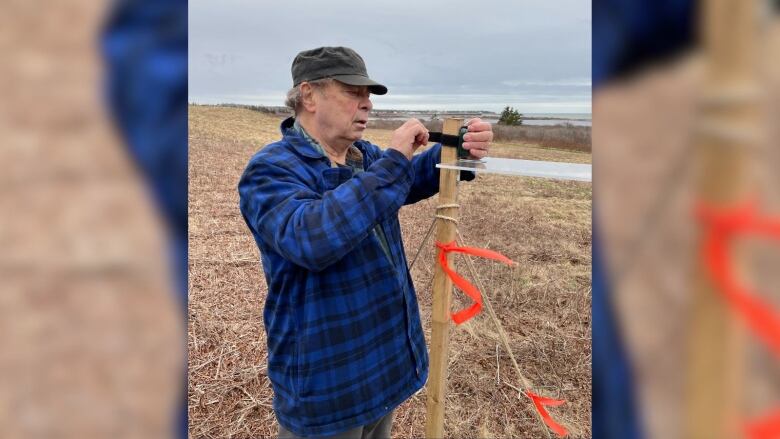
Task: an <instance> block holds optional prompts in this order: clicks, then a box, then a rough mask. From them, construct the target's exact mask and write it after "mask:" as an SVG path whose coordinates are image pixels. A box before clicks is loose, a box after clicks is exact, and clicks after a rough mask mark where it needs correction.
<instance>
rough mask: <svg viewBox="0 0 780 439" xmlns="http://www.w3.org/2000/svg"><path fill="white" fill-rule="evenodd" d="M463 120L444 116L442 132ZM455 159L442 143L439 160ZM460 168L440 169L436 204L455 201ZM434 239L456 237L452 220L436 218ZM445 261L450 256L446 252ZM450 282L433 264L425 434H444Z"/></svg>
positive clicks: (448, 212) (450, 212) (451, 211)
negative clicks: (458, 169) (457, 169)
mask: <svg viewBox="0 0 780 439" xmlns="http://www.w3.org/2000/svg"><path fill="white" fill-rule="evenodd" d="M462 125H463V119H445V120H444V127H443V129H442V132H443V133H444V134H453V135H458V130H459V129H460V127H461V126H462ZM457 159H458V151H457V148H455V147H450V146H443V147H442V149H441V162H442V163H454V162H455V161H457ZM459 173H460V171H456V170H452V169H441V175H440V178H439V204H440V205H444V204H454V203H457V201H458V188H457V183H458V174H459ZM437 214H439V215H443V216H447V217H450V218H455V219H457V214H458V209H457V208H454V207H448V208H443V209H438V210H437ZM436 240H437V241H438V242H442V243H447V242H452V241H453V240H455V223H454V222H452V221H448V220H443V219H439V220H438V224H437V227H436ZM447 258H448V259H447V260H448V262H449V261H450V258H451V256H450V255H447ZM451 297H452V281H451V280H450V278H449V277H447V275H446V274H445V273H444V271H443V270H442V268H441V266H440V265H439V264H438V263H437V264H436V271H435V272H434V274H433V316H432V318H431V327H432V330H431V354H430V375H429V376H428V389H427V395H428V401H427V404H426V419H425V437H426V438H429V439H430V438H443V437H444V400H445V397H446V388H447V354H448V351H449V326H450V299H451Z"/></svg>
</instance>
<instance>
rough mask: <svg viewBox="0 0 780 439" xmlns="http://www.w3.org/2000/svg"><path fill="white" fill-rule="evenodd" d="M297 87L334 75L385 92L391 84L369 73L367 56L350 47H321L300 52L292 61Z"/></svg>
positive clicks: (375, 92) (345, 80)
mask: <svg viewBox="0 0 780 439" xmlns="http://www.w3.org/2000/svg"><path fill="white" fill-rule="evenodd" d="M292 77H293V87H295V86H297V85H298V84H300V83H301V82H303V81H314V80H317V79H323V78H333V79H335V80H337V81H339V82H343V83H344V84H349V85H365V86H368V91H369V92H371V93H373V94H376V95H383V94H385V93H387V87H385V86H384V85H382V84H380V83H378V82H375V81H374V80H372V79H371V78H369V77H368V72H367V71H366V63H365V62H364V61H363V58H361V57H360V55H358V54H357V52H355V51H354V50H352V49H350V48H349V47H318V48H316V49H311V50H304V51H303V52H301V53H299V54H298V55H297V56H296V57H295V59H294V60H293V63H292Z"/></svg>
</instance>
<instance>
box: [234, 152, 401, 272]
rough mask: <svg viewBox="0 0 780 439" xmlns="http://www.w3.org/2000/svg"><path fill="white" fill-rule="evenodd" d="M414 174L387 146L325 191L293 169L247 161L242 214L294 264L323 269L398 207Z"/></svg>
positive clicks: (241, 193) (342, 255) (241, 197)
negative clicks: (313, 186) (363, 167)
mask: <svg viewBox="0 0 780 439" xmlns="http://www.w3.org/2000/svg"><path fill="white" fill-rule="evenodd" d="M413 180H414V170H413V168H412V165H411V163H410V162H409V160H407V159H406V157H404V156H403V154H401V153H400V152H398V151H393V150H388V151H385V152H384V153H383V154H382V156H381V157H380V158H379V159H378V160H376V161H375V162H374V163H372V164H371V166H370V167H369V168H368V169H366V170H365V171H364V172H361V173H359V174H357V175H355V176H353V177H352V178H350V179H349V180H347V181H346V182H344V183H342V184H340V185H338V186H337V187H336V188H335V189H332V190H329V191H326V192H325V193H324V194H320V193H318V192H316V191H314V190H312V189H311V187H310V185H309V184H306V182H304V181H302V180H301V178H300V177H299V176H298V175H296V173H295V172H293V171H292V170H291V169H287V168H285V167H283V166H279V165H276V164H272V163H269V162H267V161H265V160H260V159H258V160H255V161H254V162H252V163H251V164H250V166H249V167H247V170H246V171H245V172H244V175H243V176H242V177H241V181H240V182H239V185H238V191H239V195H240V206H241V213H242V215H243V216H244V220H245V221H246V222H247V225H248V226H249V227H250V228H252V229H253V230H254V231H255V232H256V234H257V236H259V238H260V239H262V241H263V242H264V243H265V244H267V245H269V246H270V247H271V248H273V249H274V250H276V251H277V252H278V253H279V254H280V255H282V257H284V258H286V259H288V260H290V261H292V262H293V263H295V264H296V265H300V266H302V267H304V268H306V269H309V270H312V271H322V270H324V269H325V268H327V267H328V266H330V265H331V264H333V263H335V262H337V261H339V260H340V259H341V258H343V257H344V256H345V255H346V254H347V253H349V251H351V250H352V249H353V248H354V247H355V246H356V245H357V244H358V243H360V242H361V241H362V240H363V239H365V238H366V236H368V234H369V233H370V231H371V230H372V229H373V227H374V226H375V225H376V224H377V223H378V222H380V221H381V220H383V219H384V218H386V217H387V216H388V215H392V214H395V213H397V211H398V209H400V208H401V206H402V205H403V202H404V200H406V198H407V196H408V194H409V189H410V187H411V185H412V181H413Z"/></svg>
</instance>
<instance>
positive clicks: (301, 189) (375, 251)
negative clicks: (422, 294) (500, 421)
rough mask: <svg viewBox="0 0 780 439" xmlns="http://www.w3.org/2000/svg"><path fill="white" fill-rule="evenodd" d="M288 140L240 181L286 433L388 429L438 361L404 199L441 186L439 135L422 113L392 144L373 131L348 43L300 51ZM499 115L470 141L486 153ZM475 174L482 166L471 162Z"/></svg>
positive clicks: (386, 433)
mask: <svg viewBox="0 0 780 439" xmlns="http://www.w3.org/2000/svg"><path fill="white" fill-rule="evenodd" d="M292 78H293V89H292V90H290V92H289V93H288V97H287V105H288V106H290V107H291V108H292V109H293V110H294V111H295V117H294V118H292V117H291V118H289V119H287V120H285V121H284V122H282V125H281V131H282V136H283V137H282V140H280V141H278V142H275V143H272V144H269V145H267V146H265V147H264V148H263V149H262V150H260V151H259V152H258V153H257V154H255V155H254V157H252V159H251V160H250V161H249V164H248V166H247V168H246V170H245V171H244V174H243V176H242V177H241V181H240V182H239V185H238V190H239V193H240V196H241V213H242V214H243V216H244V220H245V221H246V223H247V225H248V226H249V229H250V230H251V232H252V235H253V236H254V238H255V241H256V242H257V245H258V247H259V248H260V253H261V255H262V261H263V269H264V271H265V276H266V281H267V283H268V297H267V298H266V303H265V310H264V313H263V318H264V322H265V329H266V334H267V337H268V376H269V378H270V379H271V383H272V385H273V390H274V411H275V412H276V417H277V419H278V421H279V424H280V427H279V431H280V434H279V437H280V438H291V437H323V436H335V437H344V438H374V437H377V438H378V437H390V427H391V423H392V413H393V410H394V409H395V407H397V406H398V405H399V404H401V403H402V402H403V401H404V400H406V399H407V398H409V397H410V396H411V395H413V394H414V393H415V392H416V391H417V390H419V389H420V388H421V387H422V386H423V385H424V384H425V380H426V378H427V375H428V355H427V351H426V347H425V339H424V336H423V330H422V325H421V323H420V315H419V310H418V308H417V297H416V295H415V291H414V286H413V284H412V278H411V276H410V274H409V270H408V269H407V260H406V255H405V253H404V248H403V242H402V240H401V227H400V224H399V222H398V210H399V209H400V208H401V206H403V205H405V204H412V203H416V202H417V201H420V200H422V199H425V198H428V197H430V196H432V195H434V194H435V193H436V192H437V191H438V186H439V172H438V170H437V169H436V167H435V166H436V163H438V161H439V156H440V151H441V145H439V144H437V145H435V146H433V147H431V148H429V149H428V150H427V151H425V152H423V153H421V154H418V155H414V156H413V153H414V152H415V150H417V148H418V147H420V146H421V145H426V144H427V142H428V131H427V130H426V129H425V127H424V126H423V125H422V124H421V123H420V122H419V121H418V120H416V119H410V120H408V121H406V123H404V124H403V125H402V126H401V127H400V128H398V129H397V130H395V131H394V132H393V135H392V139H391V140H390V143H389V145H387V149H385V150H384V151H383V150H381V149H380V148H379V147H378V146H376V145H373V144H371V143H370V142H367V141H365V140H362V139H361V138H362V136H363V132H364V131H365V129H366V124H367V122H368V116H369V112H370V111H371V108H372V104H371V100H370V99H369V97H370V94H371V93H374V94H385V93H387V88H386V87H385V86H384V85H381V84H379V83H377V82H374V81H373V80H371V79H369V77H368V74H367V72H366V67H365V64H364V62H363V59H362V58H361V57H360V56H359V55H358V54H357V53H356V52H355V51H353V50H351V49H348V48H345V47H320V48H317V49H313V50H308V51H304V52H301V53H299V54H298V56H296V58H295V60H294V61H293V65H292ZM492 138H493V132H492V129H491V126H490V124H488V123H484V122H482V121H480V120H479V119H473V120H471V121H470V122H469V133H467V134H466V136H465V143H464V147H465V148H466V149H468V150H470V153H471V155H472V156H473V157H475V158H482V157H484V156H486V155H487V152H488V147H489V143H490V141H491V140H492ZM464 174H467V175H465V176H464V177H465V178H466V179H473V178H474V175H473V174H471V173H464Z"/></svg>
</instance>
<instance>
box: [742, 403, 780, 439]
mask: <svg viewBox="0 0 780 439" xmlns="http://www.w3.org/2000/svg"><path fill="white" fill-rule="evenodd" d="M745 434H746V436H747V437H749V438H751V439H777V438H779V437H780V409H778V410H775V411H774V412H773V413H771V414H769V415H768V416H765V417H764V418H762V419H759V420H757V421H753V422H751V423H750V425H748V426H747V428H746V429H745Z"/></svg>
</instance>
